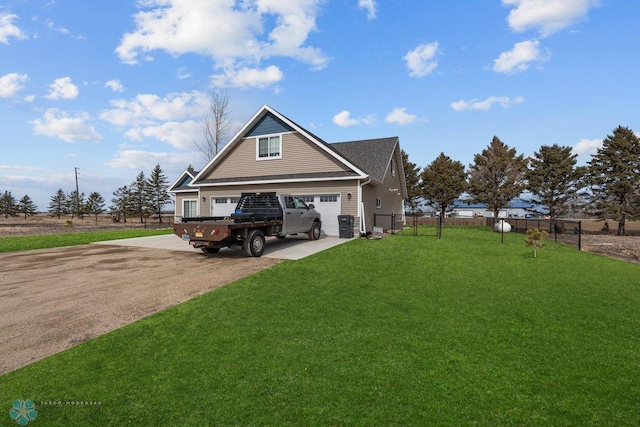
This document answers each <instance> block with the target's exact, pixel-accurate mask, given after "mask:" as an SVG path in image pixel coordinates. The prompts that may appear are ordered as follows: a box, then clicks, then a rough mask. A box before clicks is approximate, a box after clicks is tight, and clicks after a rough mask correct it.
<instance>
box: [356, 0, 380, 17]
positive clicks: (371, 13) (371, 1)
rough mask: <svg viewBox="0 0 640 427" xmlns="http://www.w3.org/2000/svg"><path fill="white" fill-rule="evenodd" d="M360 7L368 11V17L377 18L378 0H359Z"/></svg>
mask: <svg viewBox="0 0 640 427" xmlns="http://www.w3.org/2000/svg"><path fill="white" fill-rule="evenodd" d="M358 7H359V8H360V9H363V10H366V11H367V19H369V20H372V19H376V0H358Z"/></svg>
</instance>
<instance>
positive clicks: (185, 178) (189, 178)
mask: <svg viewBox="0 0 640 427" xmlns="http://www.w3.org/2000/svg"><path fill="white" fill-rule="evenodd" d="M197 174H198V172H196V171H195V170H193V168H192V167H191V166H189V167H188V168H187V169H186V170H185V171H184V172H182V173H181V174H180V176H179V177H178V179H176V180H175V182H174V183H173V184H171V186H170V187H169V191H186V190H190V191H193V188H191V187H189V184H191V182H193V179H194V178H195V176H196V175H197Z"/></svg>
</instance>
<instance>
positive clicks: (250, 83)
mask: <svg viewBox="0 0 640 427" xmlns="http://www.w3.org/2000/svg"><path fill="white" fill-rule="evenodd" d="M283 77H284V75H283V74H282V71H280V68H278V67H276V66H275V65H270V66H268V67H267V68H265V69H264V70H261V69H257V68H246V67H245V68H241V69H239V70H236V69H229V70H227V71H225V72H224V73H223V74H215V75H213V76H211V83H212V84H213V85H214V86H222V87H225V86H231V87H237V88H250V87H257V88H265V87H268V86H270V85H272V84H274V83H277V82H279V81H280V80H282V78H283Z"/></svg>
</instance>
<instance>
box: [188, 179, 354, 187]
mask: <svg viewBox="0 0 640 427" xmlns="http://www.w3.org/2000/svg"><path fill="white" fill-rule="evenodd" d="M362 178H366V177H362V176H348V177H344V176H341V177H331V178H313V179H300V178H291V179H273V180H257V181H233V182H210V183H202V184H198V187H223V186H227V185H254V184H286V183H291V182H300V183H306V182H323V181H349V180H358V179H362Z"/></svg>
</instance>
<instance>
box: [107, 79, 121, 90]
mask: <svg viewBox="0 0 640 427" xmlns="http://www.w3.org/2000/svg"><path fill="white" fill-rule="evenodd" d="M104 87H108V88H110V89H111V90H112V91H114V92H124V86H122V83H120V80H118V79H114V80H109V81H108V82H106V83H105V84H104Z"/></svg>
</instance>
